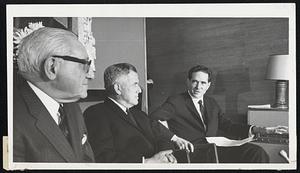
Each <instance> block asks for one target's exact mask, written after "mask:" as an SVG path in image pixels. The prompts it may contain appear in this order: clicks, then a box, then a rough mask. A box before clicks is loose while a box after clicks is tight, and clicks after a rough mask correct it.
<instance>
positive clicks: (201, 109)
mask: <svg viewBox="0 0 300 173" xmlns="http://www.w3.org/2000/svg"><path fill="white" fill-rule="evenodd" d="M198 103H199V108H200V112H201V117H202V120H203V124H204V127H205V128H206V117H205V113H204V112H205V111H204V106H203V104H202V100H199V101H198Z"/></svg>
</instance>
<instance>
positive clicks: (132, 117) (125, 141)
mask: <svg viewBox="0 0 300 173" xmlns="http://www.w3.org/2000/svg"><path fill="white" fill-rule="evenodd" d="M104 83H105V89H106V92H107V95H108V97H107V98H106V99H105V101H104V103H100V104H97V105H94V106H91V107H89V108H88V109H87V110H86V111H85V112H84V117H85V122H86V124H87V129H88V133H89V136H90V142H91V146H92V148H93V151H94V153H95V160H96V162H107V163H113V162H119V163H120V162H128V163H176V158H175V157H174V156H173V155H172V148H173V146H172V145H171V144H172V143H171V142H174V143H176V144H177V146H178V147H179V148H180V149H187V150H191V151H193V145H192V144H191V143H190V142H188V141H186V140H184V139H182V138H180V137H177V136H176V135H174V134H173V133H172V132H170V131H169V130H168V129H167V128H165V127H164V126H163V125H161V124H160V123H159V122H158V121H153V120H151V119H149V118H148V116H147V115H146V113H144V112H142V111H140V110H138V109H136V108H133V106H135V105H137V104H138V95H139V93H141V88H140V86H139V79H138V74H137V71H136V68H135V67H134V66H133V65H131V64H127V63H120V64H114V65H111V66H109V67H108V68H107V69H106V70H105V72H104Z"/></svg>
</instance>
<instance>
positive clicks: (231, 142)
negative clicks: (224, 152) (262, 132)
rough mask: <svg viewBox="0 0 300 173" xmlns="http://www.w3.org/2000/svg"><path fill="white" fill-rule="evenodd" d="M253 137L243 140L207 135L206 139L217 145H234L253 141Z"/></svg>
mask: <svg viewBox="0 0 300 173" xmlns="http://www.w3.org/2000/svg"><path fill="white" fill-rule="evenodd" d="M253 137H254V136H252V137H249V138H246V139H243V140H231V139H228V138H225V137H206V140H207V141H208V143H215V144H216V146H220V147H233V146H240V145H243V144H245V143H247V142H251V141H252V140H253Z"/></svg>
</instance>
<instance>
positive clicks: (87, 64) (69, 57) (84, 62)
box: [53, 55, 92, 72]
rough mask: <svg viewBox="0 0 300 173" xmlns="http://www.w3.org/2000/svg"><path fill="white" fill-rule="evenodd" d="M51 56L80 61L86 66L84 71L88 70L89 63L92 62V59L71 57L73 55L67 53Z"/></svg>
mask: <svg viewBox="0 0 300 173" xmlns="http://www.w3.org/2000/svg"><path fill="white" fill-rule="evenodd" d="M53 57H55V58H61V59H63V60H66V61H73V62H77V63H80V64H84V65H86V66H87V68H86V72H89V69H90V65H91V63H92V60H86V59H79V58H76V57H73V56H67V55H66V56H60V55H53Z"/></svg>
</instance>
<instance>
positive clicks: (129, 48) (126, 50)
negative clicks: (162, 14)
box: [89, 17, 147, 111]
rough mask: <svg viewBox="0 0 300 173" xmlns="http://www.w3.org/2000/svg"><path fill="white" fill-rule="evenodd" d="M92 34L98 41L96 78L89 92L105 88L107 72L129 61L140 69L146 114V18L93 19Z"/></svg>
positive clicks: (90, 84)
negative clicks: (109, 68) (104, 74)
mask: <svg viewBox="0 0 300 173" xmlns="http://www.w3.org/2000/svg"><path fill="white" fill-rule="evenodd" d="M92 20H93V22H92V32H93V36H94V37H95V39H96V45H95V47H96V56H97V59H96V61H95V65H96V73H95V76H96V78H95V79H94V80H92V81H90V83H89V89H104V81H103V72H104V70H105V68H106V67H108V66H109V65H112V64H115V63H121V62H127V63H130V64H132V65H134V66H135V67H136V68H137V71H138V74H139V80H140V85H141V86H142V88H143V91H144V92H143V105H142V109H143V110H144V111H146V109H147V106H146V105H147V103H146V100H147V99H146V92H147V91H146V57H145V33H144V30H145V28H144V19H143V18H99V17H98V18H97V17H95V18H93V19H92Z"/></svg>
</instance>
